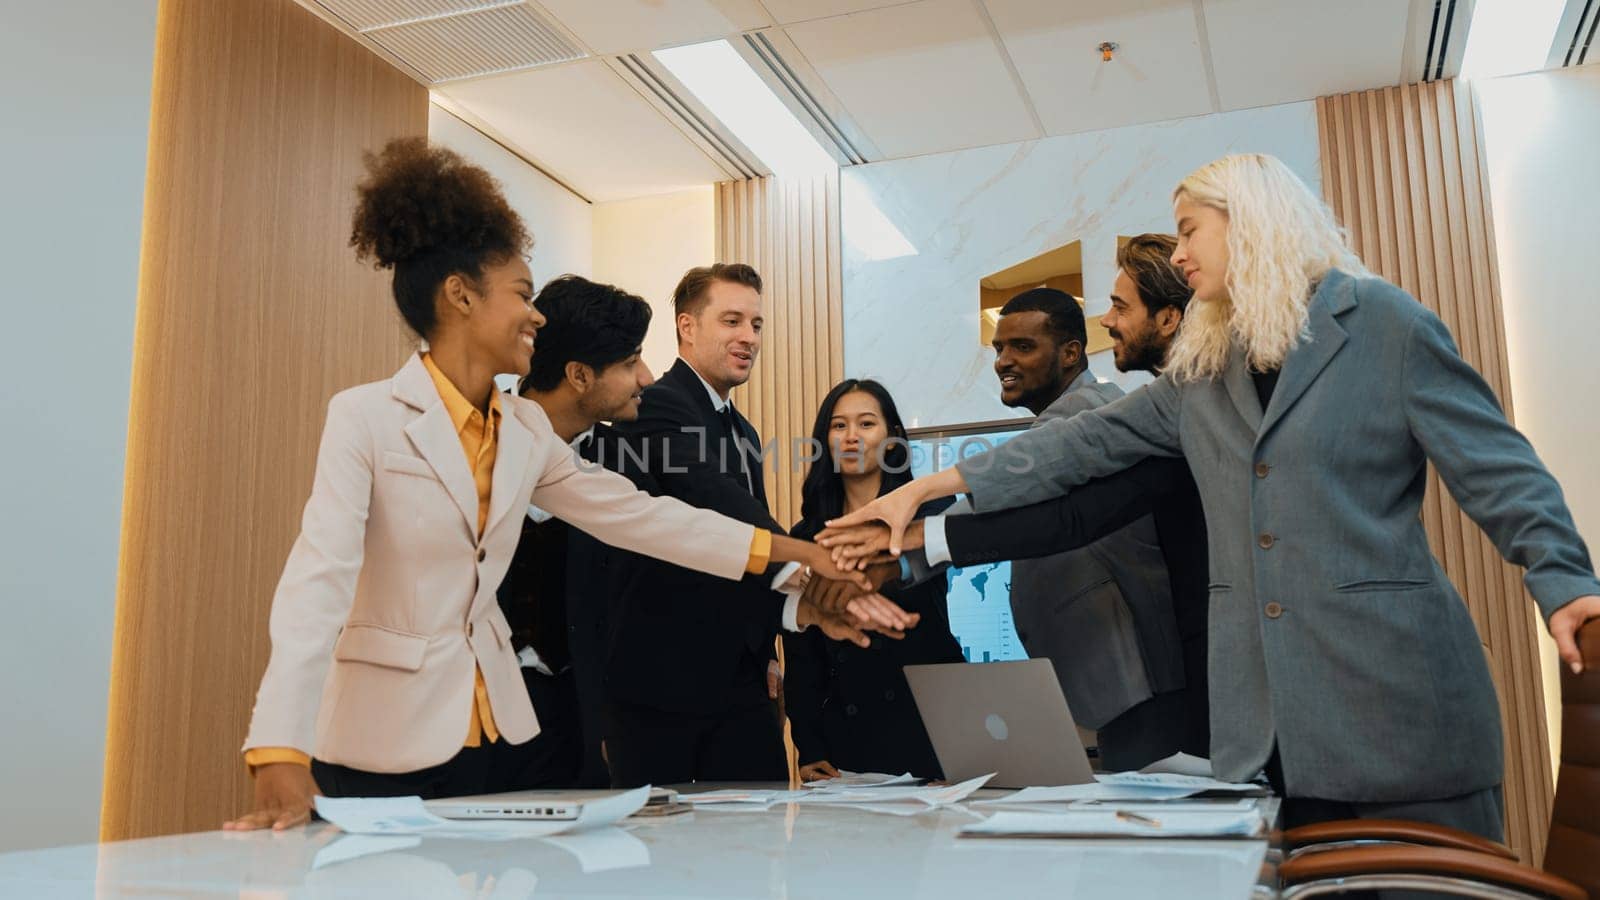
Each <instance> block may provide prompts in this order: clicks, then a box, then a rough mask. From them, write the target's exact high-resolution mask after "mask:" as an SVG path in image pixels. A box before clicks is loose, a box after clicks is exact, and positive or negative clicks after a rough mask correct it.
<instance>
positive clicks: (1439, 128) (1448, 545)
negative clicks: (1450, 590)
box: [1317, 81, 1552, 861]
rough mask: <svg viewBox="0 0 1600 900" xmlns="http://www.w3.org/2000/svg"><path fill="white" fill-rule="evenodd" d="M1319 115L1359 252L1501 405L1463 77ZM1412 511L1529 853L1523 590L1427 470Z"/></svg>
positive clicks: (1331, 197)
mask: <svg viewBox="0 0 1600 900" xmlns="http://www.w3.org/2000/svg"><path fill="white" fill-rule="evenodd" d="M1317 119H1318V124H1319V131H1320V135H1321V149H1322V154H1321V155H1322V190H1323V195H1324V197H1325V198H1326V199H1327V201H1328V203H1329V205H1330V206H1332V207H1333V210H1334V212H1335V213H1336V214H1337V215H1338V216H1339V219H1340V221H1341V222H1342V223H1344V225H1345V227H1346V228H1347V229H1349V231H1350V238H1351V242H1352V244H1353V246H1354V247H1355V250H1356V252H1357V253H1359V254H1360V255H1361V258H1362V259H1363V260H1365V261H1366V263H1367V265H1368V266H1369V267H1371V268H1372V270H1373V271H1374V272H1376V273H1377V274H1379V275H1382V276H1383V277H1384V278H1387V279H1389V280H1390V281H1393V282H1395V283H1396V284H1398V285H1400V286H1401V287H1403V288H1405V289H1406V290H1407V291H1409V292H1410V293H1411V294H1412V295H1413V296H1415V297H1416V298H1417V299H1418V300H1420V301H1421V302H1422V303H1423V304H1424V305H1425V306H1427V307H1428V308H1429V309H1431V310H1433V311H1435V312H1437V313H1438V314H1439V316H1440V317H1441V318H1442V319H1444V322H1445V324H1446V325H1447V326H1449V328H1450V331H1451V333H1452V334H1454V335H1455V338H1456V342H1457V344H1458V345H1459V346H1460V348H1461V355H1462V357H1463V358H1465V359H1466V360H1467V362H1468V363H1470V364H1471V365H1472V366H1473V367H1474V368H1476V369H1477V370H1478V371H1479V372H1480V373H1482V374H1483V376H1484V378H1485V379H1486V380H1487V381H1488V383H1489V386H1490V387H1491V388H1493V389H1494V391H1495V394H1496V395H1497V396H1498V397H1499V398H1500V402H1501V404H1502V405H1504V407H1505V410H1506V415H1507V416H1510V415H1511V383H1510V378H1509V375H1508V369H1507V363H1506V343H1505V320H1504V319H1503V318H1502V311H1501V306H1500V282H1499V270H1498V266H1497V263H1496V260H1495V246H1494V227H1493V220H1492V218H1491V214H1490V209H1489V190H1488V174H1487V172H1486V171H1485V170H1484V167H1483V149H1482V147H1483V143H1482V142H1483V134H1482V128H1481V126H1480V123H1479V121H1478V117H1477V113H1476V108H1475V106H1474V104H1473V101H1472V97H1471V93H1470V88H1469V87H1468V86H1467V85H1465V84H1461V83H1457V82H1454V81H1443V82H1433V83H1429V84H1420V85H1407V86H1404V87H1393V88H1386V89H1383V90H1376V91H1363V92H1359V93H1353V94H1342V95H1338V96H1333V97H1323V98H1321V99H1319V100H1318V101H1317ZM1423 520H1424V523H1425V525H1426V527H1427V530H1428V538H1429V543H1430V545H1431V546H1432V548H1433V551H1434V554H1435V555H1436V556H1437V557H1438V558H1439V560H1440V562H1441V563H1442V564H1443V566H1444V568H1445V571H1446V573H1448V574H1449V576H1450V579H1451V581H1452V582H1454V583H1455V585H1456V588H1457V589H1458V590H1459V591H1460V592H1461V595H1462V596H1463V597H1464V598H1466V601H1467V606H1468V608H1469V609H1470V610H1471V612H1472V618H1473V621H1474V622H1475V623H1476V624H1477V626H1478V633H1479V634H1480V635H1481V636H1482V638H1483V642H1484V648H1485V651H1486V653H1487V654H1488V657H1489V667H1490V672H1491V674H1492V676H1493V677H1494V682H1495V686H1496V688H1497V689H1498V691H1499V694H1500V708H1501V714H1502V718H1503V720H1504V724H1505V736H1506V745H1505V746H1506V782H1505V799H1506V837H1507V840H1508V842H1509V844H1510V846H1511V847H1512V848H1513V849H1514V850H1516V851H1517V852H1518V854H1520V855H1521V857H1522V859H1523V860H1525V861H1537V860H1539V859H1541V858H1542V857H1543V855H1544V843H1545V830H1546V828H1547V826H1548V823H1549V820H1550V803H1551V796H1552V781H1551V770H1550V755H1549V752H1548V749H1547V747H1546V730H1545V708H1544V703H1543V691H1542V687H1541V680H1540V674H1539V659H1538V644H1537V638H1536V635H1535V633H1534V630H1533V629H1534V628H1535V627H1538V626H1536V625H1535V621H1534V620H1535V617H1534V616H1532V615H1530V614H1529V609H1530V606H1531V604H1532V600H1531V599H1530V598H1529V597H1528V596H1527V594H1526V592H1525V590H1524V588H1523V586H1522V579H1521V571H1520V570H1519V569H1517V568H1515V567H1513V566H1511V565H1509V564H1507V563H1505V562H1504V561H1503V560H1501V558H1500V555H1499V553H1498V552H1497V551H1496V550H1495V548H1494V545H1493V544H1491V543H1490V542H1489V539H1488V538H1487V537H1485V536H1484V534H1483V532H1482V531H1480V530H1479V529H1478V527H1477V526H1476V525H1475V524H1473V522H1472V520H1470V519H1469V518H1467V516H1466V515H1465V514H1464V513H1462V512H1461V510H1460V508H1459V507H1457V506H1456V504H1455V502H1454V501H1453V500H1452V499H1451V498H1450V495H1449V492H1448V491H1446V490H1444V489H1443V487H1442V485H1441V484H1440V482H1439V478H1438V475H1437V474H1435V473H1433V472H1432V471H1431V470H1430V472H1429V476H1428V495H1427V499H1426V501H1425V503H1424V506H1423Z"/></svg>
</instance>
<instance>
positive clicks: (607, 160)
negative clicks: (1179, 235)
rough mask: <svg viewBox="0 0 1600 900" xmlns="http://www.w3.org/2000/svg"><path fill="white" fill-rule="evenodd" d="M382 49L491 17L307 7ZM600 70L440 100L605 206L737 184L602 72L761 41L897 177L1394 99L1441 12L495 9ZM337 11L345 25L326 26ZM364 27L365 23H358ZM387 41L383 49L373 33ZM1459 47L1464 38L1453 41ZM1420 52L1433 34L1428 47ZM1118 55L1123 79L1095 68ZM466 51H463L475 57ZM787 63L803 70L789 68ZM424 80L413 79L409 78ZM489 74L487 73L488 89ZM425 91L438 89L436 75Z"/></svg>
mask: <svg viewBox="0 0 1600 900" xmlns="http://www.w3.org/2000/svg"><path fill="white" fill-rule="evenodd" d="M300 2H301V3H303V4H305V5H307V6H310V7H312V8H314V9H315V8H317V7H318V6H319V5H320V6H322V7H323V8H322V9H321V10H319V11H320V12H322V13H323V14H324V15H325V16H329V17H330V18H331V19H333V20H335V21H340V20H341V18H342V22H341V24H343V25H344V27H346V29H347V30H349V31H352V32H358V31H359V32H365V33H364V34H358V37H361V39H363V40H366V41H368V43H369V45H371V46H374V47H375V49H377V50H379V52H383V53H385V55H387V56H388V57H389V58H390V59H392V60H395V61H396V62H398V63H401V64H402V65H404V64H405V60H403V59H397V57H396V52H395V51H394V50H393V48H389V47H384V46H382V45H381V44H379V43H378V42H376V41H375V40H374V39H373V35H374V34H377V35H381V34H382V31H383V29H384V28H385V27H389V26H390V23H393V22H395V21H398V20H404V19H409V18H414V17H416V16H417V15H419V14H424V15H426V14H428V13H432V12H434V11H436V10H437V11H461V12H459V13H457V14H459V15H476V16H481V15H482V13H473V12H469V10H471V9H474V8H479V9H481V8H482V7H484V6H486V5H490V2H489V0H300ZM494 5H509V6H518V7H520V6H526V7H527V11H528V13H529V14H530V15H531V16H533V17H536V18H537V19H539V20H541V21H543V22H545V23H546V24H548V25H549V26H550V28H551V29H552V34H555V35H557V36H558V37H560V38H562V39H564V40H565V41H567V42H569V43H570V44H571V45H572V46H574V47H576V48H579V50H578V52H579V53H583V54H587V56H586V57H585V58H583V59H580V60H578V61H576V62H560V63H554V64H547V65H534V66H532V67H527V68H521V69H520V70H518V71H513V72H510V73H508V74H499V75H489V76H486V77H476V78H468V79H460V80H438V79H437V76H435V80H436V81H437V83H434V84H432V85H431V87H432V88H433V90H434V92H435V96H436V98H438V99H439V100H440V101H441V102H442V103H443V104H444V105H446V106H449V107H450V108H452V109H453V110H454V111H456V112H458V113H459V114H461V115H462V116H463V117H464V118H467V119H468V120H469V121H473V122H474V123H475V124H477V125H478V126H479V127H481V128H483V129H484V130H486V131H488V132H490V133H491V134H492V136H494V137H496V138H497V139H499V140H500V141H502V142H503V143H506V144H507V145H508V146H510V147H512V148H513V149H514V150H516V151H517V152H519V153H521V154H523V155H524V156H526V157H527V158H528V159H530V160H532V161H534V162H536V163H537V164H538V165H540V166H541V167H542V168H545V169H546V170H548V171H550V172H551V173H552V174H555V175H556V176H557V177H558V178H560V179H561V180H563V181H565V182H566V183H567V184H568V185H570V186H571V187H573V188H574V189H575V190H577V191H578V192H579V193H581V194H583V195H584V196H586V197H588V198H589V199H592V200H607V199H619V198H625V197H633V196H641V195H645V194H654V193H664V192H667V191H671V190H676V189H681V188H684V187H688V186H692V185H699V184H705V183H707V182H710V181H716V180H721V179H725V178H728V177H730V174H729V172H728V169H727V167H726V166H725V165H721V166H719V165H718V164H717V163H715V162H713V161H712V159H711V157H710V156H708V155H707V153H706V152H705V151H704V150H703V149H702V146H703V144H704V142H703V141H700V142H697V140H695V139H692V138H691V137H690V131H691V129H690V128H689V127H688V126H687V125H685V124H684V123H683V122H681V121H679V120H677V119H676V117H675V116H673V115H672V114H670V113H666V112H663V110H662V107H661V104H660V103H659V102H652V101H650V100H647V99H646V94H648V93H649V91H648V90H646V89H644V88H641V87H640V86H638V85H636V84H634V83H631V82H630V81H629V80H627V79H625V78H624V77H623V76H622V75H620V74H619V73H618V67H617V66H615V65H608V64H607V58H612V57H617V56H622V55H625V54H629V53H634V54H639V55H640V56H641V57H645V58H648V53H647V51H649V50H652V49H659V48H662V47H668V46H676V45H680V44H685V43H693V42H697V41H703V40H711V39H714V38H719V37H730V36H734V35H738V34H741V33H746V32H751V31H756V30H764V31H766V32H767V34H768V36H769V37H770V38H772V39H773V43H774V44H775V45H776V46H777V47H778V48H780V52H781V53H783V54H784V59H785V60H786V62H787V63H788V64H790V66H791V67H792V68H793V69H794V71H795V72H796V74H797V77H799V78H800V80H801V81H802V83H805V84H806V85H807V87H808V89H809V90H811V91H812V92H813V93H815V94H816V95H817V96H818V97H822V98H826V101H827V102H826V103H825V104H824V105H825V106H826V107H827V108H829V109H830V111H832V112H833V113H834V114H835V116H836V117H842V118H844V119H846V120H847V127H848V128H849V129H850V130H852V131H853V132H854V133H858V134H861V135H864V136H865V137H866V138H867V139H868V140H869V141H870V143H871V144H872V145H875V148H874V149H875V151H876V152H875V153H873V154H871V155H870V156H869V158H870V159H873V160H876V159H892V158H899V157H906V156H916V155H922V154H928V153H937V152H942V151H947V150H954V149H961V148H966V147H974V146H982V145H989V144H999V143H1007V142H1012V141H1018V140H1026V139H1030V138H1037V137H1042V136H1045V135H1060V134H1069V133H1073V132H1079V131H1087V130H1093V129H1102V128H1115V127H1119V126H1124V125H1133V124H1139V123H1144V122H1152V121H1159V120H1164V119H1172V118H1179V117H1183V116H1192V115H1202V114H1205V113H1210V112H1220V111H1224V110H1232V109H1242V108H1246V107H1252V106H1263V105H1268V104H1274V103H1283V102H1289V101H1295V100H1307V99H1311V98H1314V97H1317V96H1320V95H1323V94H1330V93H1340V92H1344V91H1351V90H1359V89H1364V88H1372V87H1381V86H1385V85H1392V84H1398V83H1401V82H1402V81H1404V80H1412V79H1408V78H1406V77H1404V75H1403V73H1404V72H1405V71H1407V67H1408V66H1410V65H1420V62H1418V61H1416V60H1415V59H1413V57H1414V56H1416V53H1417V51H1416V43H1417V40H1418V38H1417V36H1416V34H1415V32H1416V29H1417V27H1418V26H1417V22H1419V21H1420V22H1423V23H1424V25H1423V27H1426V25H1425V23H1426V22H1427V21H1428V20H1429V17H1430V16H1431V14H1432V12H1431V11H1432V8H1433V0H1339V2H1329V0H911V2H905V0H899V2H894V0H889V2H885V0H522V3H520V4H519V3H516V2H515V0H495V4H494ZM330 7H339V8H340V10H338V11H337V14H335V15H330V9H329V8H330ZM357 18H359V19H360V21H359V23H353V22H352V20H353V19H357ZM374 26H376V27H377V30H376V31H375V32H374V31H373V29H374ZM1459 39H1460V40H1462V41H1464V40H1465V32H1464V30H1462V31H1461V32H1460V33H1459ZM1422 40H1424V41H1425V40H1426V34H1423V35H1422ZM1101 41H1115V42H1116V43H1117V44H1119V45H1120V46H1119V49H1118V50H1117V51H1116V54H1115V57H1114V58H1113V60H1112V61H1111V62H1102V61H1101V59H1100V54H1099V53H1098V52H1097V50H1096V49H1095V48H1096V46H1097V45H1098V44H1099V43H1100V42H1101ZM465 50H466V51H470V48H465ZM791 55H792V56H793V57H795V58H791ZM410 68H411V69H412V70H413V71H419V67H418V66H415V65H413V66H410ZM489 70H490V67H489V66H485V67H484V71H489ZM419 77H420V78H421V79H422V80H424V81H428V80H429V78H428V77H427V75H426V74H424V73H421V72H419Z"/></svg>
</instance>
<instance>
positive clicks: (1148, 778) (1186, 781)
mask: <svg viewBox="0 0 1600 900" xmlns="http://www.w3.org/2000/svg"><path fill="white" fill-rule="evenodd" d="M1095 780H1096V781H1098V782H1100V783H1101V784H1113V785H1117V786H1119V787H1125V786H1134V785H1136V786H1139V787H1160V788H1187V789H1189V790H1190V791H1192V792H1194V793H1197V794H1198V793H1202V792H1205V791H1219V792H1222V793H1228V794H1239V793H1251V792H1254V791H1259V790H1261V786H1260V785H1258V784H1236V783H1233V782H1228V781H1218V780H1217V779H1215V778H1212V777H1210V776H1208V775H1178V774H1174V773H1170V772H1114V773H1111V774H1109V775H1096V776H1095Z"/></svg>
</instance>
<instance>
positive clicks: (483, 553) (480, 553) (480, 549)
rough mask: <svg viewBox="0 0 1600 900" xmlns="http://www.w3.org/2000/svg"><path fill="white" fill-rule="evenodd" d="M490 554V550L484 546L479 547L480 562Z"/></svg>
mask: <svg viewBox="0 0 1600 900" xmlns="http://www.w3.org/2000/svg"><path fill="white" fill-rule="evenodd" d="M488 555H489V551H487V550H485V549H483V548H482V547H479V548H478V562H483V558H484V557H486V556H488Z"/></svg>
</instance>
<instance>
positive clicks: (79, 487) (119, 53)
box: [0, 0, 157, 852]
mask: <svg viewBox="0 0 1600 900" xmlns="http://www.w3.org/2000/svg"><path fill="white" fill-rule="evenodd" d="M156 2H157V0H88V2H86V3H19V4H7V7H6V12H5V26H4V27H3V28H0V84H5V85H6V88H5V93H6V114H5V117H6V121H7V126H8V130H7V136H6V139H5V140H4V141H3V142H0V172H4V173H5V177H4V179H3V181H0V210H3V211H4V212H3V213H0V271H4V272H5V273H6V305H5V306H6V331H7V340H6V341H5V349H4V351H3V352H0V419H3V420H4V421H5V423H6V426H5V440H4V441H0V509H3V510H4V511H5V515H4V516H3V517H0V603H3V604H4V609H5V615H6V622H5V627H4V628H3V629H0V733H3V734H4V738H3V739H0V798H3V800H0V806H3V807H4V810H5V813H4V815H0V852H3V851H7V850H18V849H24V848H32V847H44V846H50V845H54V844H65V843H80V842H85V841H94V840H96V839H98V837H99V826H100V786H101V780H102V773H103V771H104V767H105V734H106V697H107V691H108V690H109V678H110V672H111V632H112V625H113V619H114V616H115V606H116V585H117V552H118V543H119V540H120V534H121V530H122V529H121V526H122V522H121V516H122V469H123V456H124V453H125V450H126V445H127V437H128V397H129V389H130V387H129V378H130V375H131V372H132V369H133V321H134V307H135V303H136V299H137V295H138V278H139V230H140V222H141V218H142V216H143V211H144V179H145V156H146V149H147V144H148V138H149V120H150V80H151V73H152V66H153V63H154V60H155V31H156V29H155V25H156Z"/></svg>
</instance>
